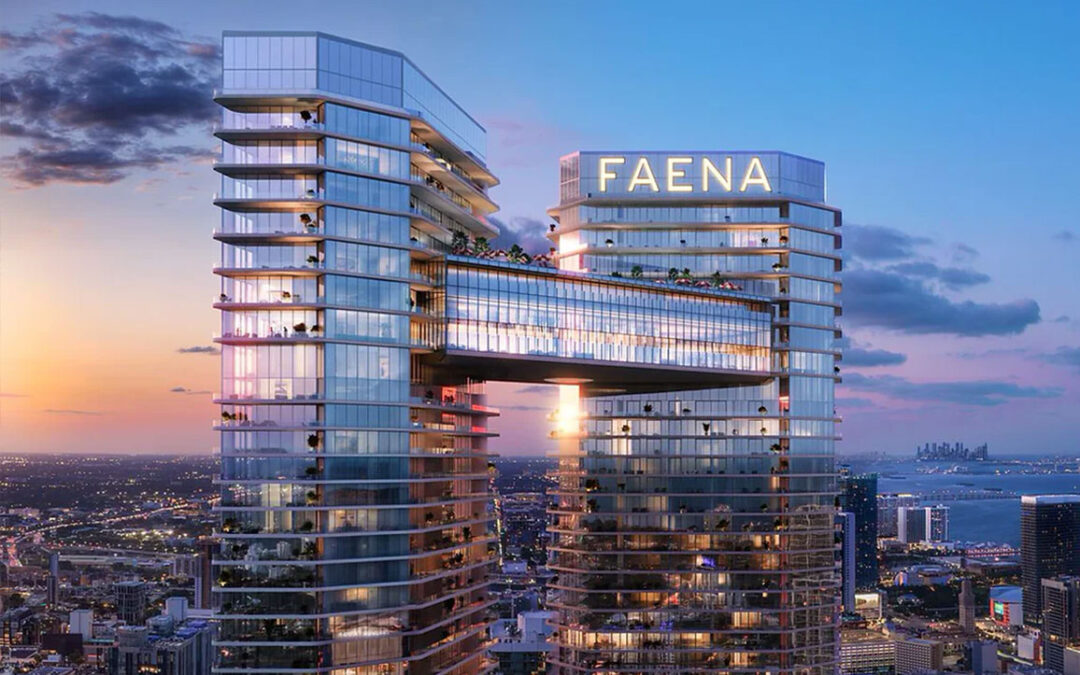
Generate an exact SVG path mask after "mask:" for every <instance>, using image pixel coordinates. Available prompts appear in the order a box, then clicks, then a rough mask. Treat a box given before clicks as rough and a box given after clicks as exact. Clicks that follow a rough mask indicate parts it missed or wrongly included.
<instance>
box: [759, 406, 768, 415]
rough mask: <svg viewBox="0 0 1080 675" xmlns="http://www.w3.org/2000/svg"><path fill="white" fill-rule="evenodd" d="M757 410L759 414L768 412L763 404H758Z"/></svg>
mask: <svg viewBox="0 0 1080 675" xmlns="http://www.w3.org/2000/svg"><path fill="white" fill-rule="evenodd" d="M757 411H758V413H759V414H762V415H765V414H767V413H768V412H769V409H768V408H766V407H765V406H758V409H757Z"/></svg>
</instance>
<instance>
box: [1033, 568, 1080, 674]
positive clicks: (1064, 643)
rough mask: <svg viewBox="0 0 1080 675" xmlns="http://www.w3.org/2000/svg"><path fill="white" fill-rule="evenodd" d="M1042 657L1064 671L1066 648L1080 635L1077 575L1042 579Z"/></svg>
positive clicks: (1079, 590) (1079, 591) (1079, 583)
mask: <svg viewBox="0 0 1080 675" xmlns="http://www.w3.org/2000/svg"><path fill="white" fill-rule="evenodd" d="M1041 585H1042V589H1041V590H1042V598H1041V604H1042V634H1043V659H1044V661H1045V662H1046V666H1047V667H1048V668H1053V669H1054V670H1056V671H1058V672H1059V673H1060V672H1064V671H1065V648H1066V647H1069V646H1070V645H1073V644H1075V642H1076V641H1077V640H1078V639H1080V577H1075V576H1059V577H1056V578H1054V579H1042V584H1041Z"/></svg>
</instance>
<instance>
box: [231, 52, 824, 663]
mask: <svg viewBox="0 0 1080 675" xmlns="http://www.w3.org/2000/svg"><path fill="white" fill-rule="evenodd" d="M224 59H225V70H224V79H223V84H224V89H222V90H221V91H220V92H218V94H217V97H216V100H217V101H218V103H219V104H221V105H222V106H223V108H224V110H223V117H222V125H221V127H220V129H219V130H218V131H217V135H218V137H219V138H220V139H221V140H222V141H223V149H222V157H221V160H220V161H219V162H218V164H217V165H216V167H215V168H216V169H217V171H218V172H219V173H221V174H222V193H221V194H220V195H219V197H218V199H217V200H216V202H215V203H216V204H217V205H218V206H220V207H221V208H222V210H223V211H222V226H221V229H220V230H219V231H218V232H217V233H216V234H215V237H216V238H217V239H218V240H219V241H220V242H221V245H222V249H221V251H222V262H221V265H220V266H219V267H218V269H217V273H218V274H219V275H220V276H221V277H222V280H221V293H220V297H219V302H218V303H217V307H218V308H219V309H221V310H222V335H221V337H220V338H218V339H217V341H218V342H219V343H220V344H221V345H222V362H223V368H222V388H221V389H222V394H221V398H220V399H219V402H220V403H221V405H222V412H221V425H220V431H221V453H222V481H221V482H222V503H221V506H220V507H219V511H220V514H221V524H220V529H219V532H218V533H217V534H218V536H219V537H220V541H221V543H220V545H219V548H218V550H217V551H216V559H215V561H214V564H215V568H216V570H217V583H216V585H215V587H214V593H215V595H216V596H217V600H216V601H215V602H214V606H215V608H216V609H217V618H218V619H219V621H220V626H221V633H220V637H219V639H218V640H217V642H216V645H217V649H218V663H217V666H216V668H217V671H218V672H222V673H230V672H239V671H244V670H249V669H259V670H262V671H275V670H280V669H297V671H298V672H299V671H304V672H347V671H348V672H356V673H375V672H378V673H384V672H386V673H399V674H403V673H405V672H407V673H408V674H409V675H436V674H437V675H464V674H465V673H482V672H486V671H488V670H489V669H491V668H492V667H494V663H492V662H491V661H490V660H488V659H487V657H486V655H485V653H484V651H485V650H484V648H485V630H486V628H487V624H488V620H489V618H488V615H487V613H486V610H487V609H488V607H489V606H490V605H491V600H490V599H489V597H488V594H487V586H488V574H489V567H490V565H491V564H492V562H494V560H495V559H494V557H493V554H492V552H491V551H490V550H489V548H490V547H491V546H492V545H493V544H494V537H492V536H491V532H490V528H489V525H490V522H491V511H490V504H489V494H488V484H487V472H486V464H487V459H488V458H487V454H486V439H487V437H489V436H490V435H491V434H490V433H489V432H488V430H487V426H486V421H487V419H488V418H489V417H490V416H491V415H493V414H495V413H496V411H495V410H493V409H492V408H489V407H488V406H487V405H486V401H485V398H484V395H483V380H495V379H501V380H509V381H529V382H552V383H556V384H559V385H560V409H559V413H558V415H557V416H556V417H557V420H558V421H557V429H556V432H555V435H556V437H558V438H559V439H560V441H559V442H560V483H559V490H558V492H557V495H556V498H557V505H556V506H555V508H554V513H553V516H554V518H555V523H554V525H553V527H552V530H551V532H552V547H551V550H552V552H553V554H552V557H551V563H552V568H553V570H555V571H557V573H558V574H559V579H558V581H557V582H556V584H555V589H556V592H557V596H556V598H555V599H554V601H553V603H552V609H554V610H556V612H557V617H558V618H557V620H556V626H555V629H556V634H557V638H556V640H555V644H556V647H555V650H554V651H553V653H552V663H553V664H554V666H555V668H556V669H557V670H560V671H563V672H576V671H578V670H582V669H585V670H588V669H595V668H597V667H600V664H607V665H608V666H610V665H613V664H615V663H622V664H623V668H624V669H630V670H634V671H636V672H649V671H654V670H664V671H668V672H670V671H671V670H672V669H681V670H698V671H703V670H731V669H748V668H749V669H761V670H776V671H794V670H798V671H800V673H806V674H807V675H818V674H824V673H826V672H832V670H833V669H834V668H835V665H836V656H835V655H836V636H837V631H836V623H835V619H836V614H837V608H838V599H839V598H838V590H839V578H838V575H837V568H836V561H835V559H834V546H833V535H834V533H833V517H834V515H835V513H836V510H835V508H834V504H833V502H834V499H835V498H836V496H837V491H836V484H835V475H834V473H833V449H834V444H835V440H836V435H835V428H834V427H835V423H836V422H837V421H838V420H837V419H836V417H835V410H834V408H833V389H834V385H835V382H836V381H837V380H838V379H839V377H838V366H836V361H837V360H838V358H839V356H840V354H839V351H838V350H837V349H836V346H835V344H834V340H835V338H836V337H838V336H839V335H840V332H839V327H838V325H837V323H836V316H837V313H838V311H839V301H838V297H837V294H838V291H839V281H838V275H837V273H838V271H839V269H840V263H841V258H840V254H839V250H838V248H839V237H838V235H837V233H836V228H837V227H838V226H839V225H840V214H839V212H838V211H837V210H836V209H835V208H833V207H830V206H828V205H826V204H825V193H824V166H823V165H822V164H821V163H820V162H816V161H814V160H809V159H805V158H802V157H797V156H794V155H789V154H785V153H778V152H765V153H751V152H695V153H646V154H641V153H584V152H583V153H575V154H573V155H569V156H567V157H565V158H563V160H562V162H561V165H560V172H561V175H560V193H561V199H560V203H559V205H558V207H556V208H555V209H553V211H552V215H553V217H554V218H555V219H556V220H557V221H558V223H557V224H555V225H552V226H551V228H550V237H551V239H552V242H553V244H554V247H553V251H552V254H551V255H547V254H541V255H538V256H535V257H530V256H529V255H528V254H527V253H524V252H520V251H518V250H517V249H511V250H510V251H493V250H491V247H490V245H489V242H488V239H489V238H490V237H492V236H495V235H496V234H497V233H498V230H497V229H496V228H495V227H494V226H493V225H492V224H491V223H489V221H488V220H487V218H486V215H487V214H489V213H491V212H492V211H493V210H494V209H495V205H494V203H493V202H492V201H491V200H490V198H489V197H488V196H487V188H488V187H490V186H492V185H494V184H495V183H496V179H495V177H494V176H493V175H492V174H491V172H490V171H489V169H488V168H487V166H486V165H485V163H484V159H483V156H484V130H483V129H482V128H481V127H480V126H479V125H477V124H476V123H475V122H474V121H473V120H472V119H471V118H470V117H469V116H468V114H467V113H465V112H464V110H463V109H461V108H460V107H459V106H458V105H457V104H456V103H454V102H453V101H452V100H451V99H450V98H449V97H448V96H447V95H446V94H445V93H444V92H442V90H441V89H439V88H438V87H437V86H436V85H435V84H434V83H433V82H431V80H429V79H428V78H426V77H425V76H424V75H423V73H421V72H420V71H419V70H418V69H417V68H416V67H415V66H414V65H413V64H412V63H411V62H410V61H409V60H408V58H407V57H405V56H404V55H402V54H399V53H396V52H390V51H387V50H383V49H380V48H377V47H372V46H370V45H364V44H361V43H356V42H352V41H350V40H344V39H341V38H334V37H331V36H327V35H323V34H316V33H226V34H225V39H224ZM661 185H662V186H663V188H661ZM604 193H607V194H604ZM747 635H752V636H753V637H752V639H751V638H747V637H746V636H747Z"/></svg>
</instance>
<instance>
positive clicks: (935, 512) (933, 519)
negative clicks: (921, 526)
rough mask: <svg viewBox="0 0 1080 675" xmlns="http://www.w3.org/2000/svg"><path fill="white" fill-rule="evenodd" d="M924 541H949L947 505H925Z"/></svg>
mask: <svg viewBox="0 0 1080 675" xmlns="http://www.w3.org/2000/svg"><path fill="white" fill-rule="evenodd" d="M926 541H928V542H931V543H935V544H937V543H940V542H943V541H949V507H948V506H942V505H941V504H939V505H937V506H927V507H926Z"/></svg>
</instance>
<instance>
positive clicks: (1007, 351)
mask: <svg viewBox="0 0 1080 675" xmlns="http://www.w3.org/2000/svg"><path fill="white" fill-rule="evenodd" d="M1030 351H1031V350H1029V349H1028V348H1027V347H1009V348H1002V349H987V350H985V351H981V352H953V353H951V354H950V355H949V356H955V357H956V358H958V359H965V360H968V361H974V360H978V359H986V358H991V357H994V356H1026V355H1027V354H1028V353H1029V352H1030Z"/></svg>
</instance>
